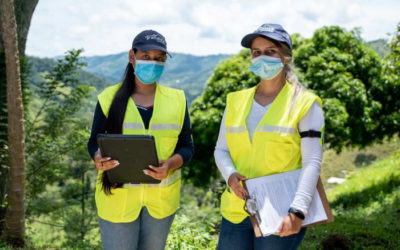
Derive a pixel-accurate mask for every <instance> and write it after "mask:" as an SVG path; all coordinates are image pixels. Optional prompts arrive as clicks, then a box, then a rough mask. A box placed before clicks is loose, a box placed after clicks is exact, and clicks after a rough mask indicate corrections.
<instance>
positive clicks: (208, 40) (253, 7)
mask: <svg viewBox="0 0 400 250" xmlns="http://www.w3.org/2000/svg"><path fill="white" fill-rule="evenodd" d="M399 9H400V2H399V1H396V0H385V1H379V0H370V1H362V0H352V1H350V2H349V1H347V0H331V1H318V0H302V1H294V0H281V1H265V0H252V1H240V0H224V1H223V0H202V1H197V0H163V1H155V0H135V1H132V0H113V1H108V0H86V1H76V0H57V1H54V0H40V1H39V3H38V6H37V8H36V10H35V13H34V15H33V19H32V22H31V29H30V31H29V36H28V42H27V54H29V55H36V56H55V55H60V54H64V52H65V51H67V50H68V49H71V48H84V49H85V54H86V55H104V54H111V53H118V52H121V51H127V50H129V48H130V45H131V42H132V39H133V37H134V36H135V35H136V34H137V33H139V32H140V31H142V30H144V29H150V28H151V29H155V30H157V31H159V32H160V33H162V34H163V35H164V36H165V37H166V39H167V43H168V47H169V50H171V51H174V52H184V53H192V54H198V55H204V54H216V53H236V52H238V51H239V50H240V49H241V46H240V40H241V38H242V37H243V36H244V35H245V34H247V33H250V32H252V31H254V30H255V29H256V28H257V27H258V26H259V25H261V24H262V23H265V22H274V23H280V24H282V25H283V26H284V27H285V29H286V30H287V31H288V32H289V33H300V34H301V35H302V36H304V37H310V36H312V34H313V32H314V31H315V30H316V29H318V28H320V27H322V26H325V25H339V26H342V27H344V28H346V29H348V30H350V29H353V28H355V27H361V28H362V37H363V38H364V39H366V40H372V39H377V38H387V36H386V33H388V32H393V31H394V30H395V27H396V24H397V23H398V22H399V21H400V19H399V17H398V10H399Z"/></svg>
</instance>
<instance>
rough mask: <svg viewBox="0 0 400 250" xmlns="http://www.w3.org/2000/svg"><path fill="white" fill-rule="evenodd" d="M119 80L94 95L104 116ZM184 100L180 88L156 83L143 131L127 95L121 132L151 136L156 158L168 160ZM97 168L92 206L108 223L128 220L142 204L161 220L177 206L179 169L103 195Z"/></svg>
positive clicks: (129, 220) (177, 132)
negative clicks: (158, 179)
mask: <svg viewBox="0 0 400 250" xmlns="http://www.w3.org/2000/svg"><path fill="white" fill-rule="evenodd" d="M120 86H121V83H119V84H116V85H113V86H111V87H108V88H106V89H105V90H104V91H103V92H102V93H100V95H99V96H98V100H99V103H100V106H101V109H102V111H103V113H104V115H105V116H106V117H108V111H109V109H110V106H111V103H112V101H113V98H114V95H115V94H116V92H117V91H118V89H119V88H120ZM185 109H186V99H185V94H184V93H183V91H182V90H177V89H172V88H168V87H163V86H161V85H158V84H157V87H156V93H155V98H154V110H153V115H152V117H151V120H150V124H149V129H148V130H146V129H145V127H144V124H143V120H142V118H141V116H140V113H139V111H138V109H137V107H136V105H135V103H134V102H133V99H132V98H129V100H128V104H127V107H126V112H125V118H124V121H123V129H122V134H135V135H153V136H154V139H155V144H156V148H157V155H158V158H159V159H160V160H166V159H168V158H169V157H170V156H171V155H172V154H173V152H174V150H175V146H176V143H177V142H178V135H179V134H180V132H181V129H182V126H183V122H184V119H185ZM102 172H103V171H99V173H98V177H97V183H96V194H95V200H96V206H97V213H98V215H99V217H101V218H102V219H104V220H107V221H111V222H131V221H134V220H136V218H137V217H138V216H139V213H140V210H141V209H142V207H143V206H146V207H147V209H148V211H149V213H150V215H151V216H152V217H154V218H157V219H161V218H165V217H167V216H169V215H172V214H173V213H174V212H175V211H176V210H177V209H178V206H179V198H180V187H181V171H180V169H177V170H175V171H170V172H169V174H168V177H167V178H166V179H164V180H162V181H161V183H160V184H129V187H125V186H126V185H125V186H124V187H121V188H116V189H112V195H106V194H105V193H104V191H103V190H102V189H101V187H102V184H101V175H102Z"/></svg>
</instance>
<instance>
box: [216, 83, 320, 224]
mask: <svg viewBox="0 0 400 250" xmlns="http://www.w3.org/2000/svg"><path fill="white" fill-rule="evenodd" d="M256 89H257V86H255V87H253V88H250V89H246V90H242V91H238V92H233V93H230V94H229V95H228V97H227V102H226V117H225V132H226V140H227V143H228V148H229V153H230V155H231V157H232V161H233V163H234V165H235V168H236V171H237V172H238V173H239V174H241V175H243V176H246V177H247V178H255V177H260V176H265V175H271V174H276V173H280V172H286V171H290V170H294V169H298V168H300V167H301V152H300V135H299V132H298V130H297V125H298V123H299V121H300V119H301V118H302V117H303V116H304V115H305V114H306V113H307V112H308V110H309V109H310V107H311V105H312V104H313V103H314V101H316V100H317V101H318V102H319V103H320V104H322V102H321V99H320V98H319V97H317V96H316V95H314V94H312V93H311V92H309V91H302V92H301V93H300V95H299V96H298V97H297V99H296V102H295V104H294V105H293V108H292V110H291V102H292V94H293V91H294V88H293V86H292V84H290V83H288V82H286V84H285V85H284V87H283V88H282V90H281V91H280V92H279V94H278V95H277V96H276V98H275V100H274V101H273V102H272V104H271V106H270V107H269V109H268V111H267V112H266V113H265V115H264V117H263V118H262V120H261V121H260V123H259V124H258V125H257V128H256V130H255V132H254V135H253V141H252V142H251V141H250V137H249V133H248V130H247V127H246V119H247V116H248V114H249V112H250V109H251V105H252V102H253V99H254V94H255V92H256ZM243 206H244V201H243V200H242V199H240V198H238V197H237V196H236V195H235V194H234V193H233V192H232V191H231V190H229V189H226V190H225V192H224V193H223V194H222V197H221V214H222V216H223V217H224V218H226V219H227V220H229V221H230V222H232V223H240V222H241V221H243V220H244V219H245V218H246V217H247V216H248V214H247V213H246V212H245V211H244V209H243Z"/></svg>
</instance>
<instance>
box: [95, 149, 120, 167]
mask: <svg viewBox="0 0 400 250" xmlns="http://www.w3.org/2000/svg"><path fill="white" fill-rule="evenodd" d="M94 165H96V168H97V169H98V170H102V171H105V170H109V169H111V168H115V167H116V166H118V165H119V162H118V161H117V160H111V158H110V157H103V158H102V157H100V155H99V152H96V153H95V154H94Z"/></svg>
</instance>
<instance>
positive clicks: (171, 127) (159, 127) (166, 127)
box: [151, 123, 181, 131]
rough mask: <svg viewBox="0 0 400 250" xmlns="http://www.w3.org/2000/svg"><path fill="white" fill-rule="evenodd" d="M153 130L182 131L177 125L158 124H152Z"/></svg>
mask: <svg viewBox="0 0 400 250" xmlns="http://www.w3.org/2000/svg"><path fill="white" fill-rule="evenodd" d="M151 130H178V131H180V130H181V125H179V124H176V123H156V124H151Z"/></svg>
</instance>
